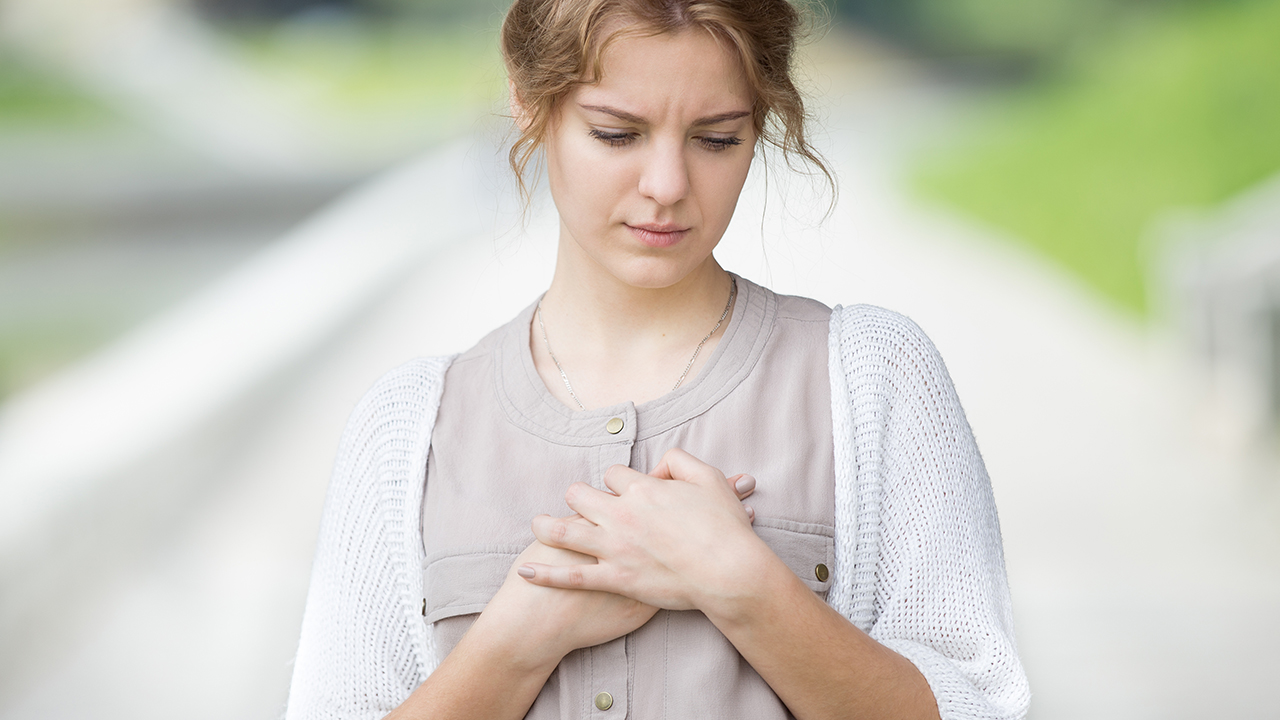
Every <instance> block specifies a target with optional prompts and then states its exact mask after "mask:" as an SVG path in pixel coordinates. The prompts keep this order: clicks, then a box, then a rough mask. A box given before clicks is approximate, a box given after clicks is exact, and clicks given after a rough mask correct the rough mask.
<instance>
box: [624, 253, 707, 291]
mask: <svg viewBox="0 0 1280 720" xmlns="http://www.w3.org/2000/svg"><path fill="white" fill-rule="evenodd" d="M707 260H710V258H707V259H706V260H703V261H702V262H695V263H690V262H688V261H685V262H676V261H675V259H673V258H655V257H648V258H634V259H632V260H630V261H628V262H626V263H625V264H621V265H619V266H616V267H613V268H611V271H612V274H613V276H614V277H616V278H618V279H619V280H621V281H622V282H624V283H626V284H627V285H630V286H631V287H637V288H645V289H649V290H660V289H662V288H668V287H671V286H672V285H675V284H676V283H678V282H680V281H681V280H683V279H685V278H686V277H688V276H689V274H690V273H693V272H695V271H696V270H698V269H699V268H700V267H701V266H702V264H703V263H705V262H706V261H707Z"/></svg>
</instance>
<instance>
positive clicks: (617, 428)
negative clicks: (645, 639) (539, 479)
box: [601, 418, 626, 709]
mask: <svg viewBox="0 0 1280 720" xmlns="http://www.w3.org/2000/svg"><path fill="white" fill-rule="evenodd" d="M625 424H626V423H624V422H622V418H614V419H612V420H610V421H609V422H607V423H605V424H604V429H605V430H608V431H609V434H610V435H617V434H618V433H620V432H622V426H623V425H625ZM606 694H608V693H606ZM601 709H603V708H601Z"/></svg>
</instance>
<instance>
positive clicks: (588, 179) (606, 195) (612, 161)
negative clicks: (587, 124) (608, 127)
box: [547, 142, 627, 224]
mask: <svg viewBox="0 0 1280 720" xmlns="http://www.w3.org/2000/svg"><path fill="white" fill-rule="evenodd" d="M547 169H548V171H549V173H548V176H549V179H550V182H551V192H552V196H553V197H554V199H555V202H556V207H557V208H558V209H559V210H560V212H561V214H562V215H568V216H571V217H572V220H571V222H574V223H585V224H596V223H605V222H608V221H609V220H610V218H611V216H612V214H613V210H614V207H615V205H616V204H617V201H618V199H619V198H620V197H621V196H622V194H623V192H624V190H625V186H626V182H627V171H626V168H625V167H624V163H622V162H620V161H619V159H618V158H617V157H610V156H609V155H608V154H606V153H602V152H600V149H599V148H595V147H592V146H591V143H590V142H586V143H575V142H569V143H561V144H560V145H559V149H558V150H557V152H556V153H555V157H553V158H552V157H549V158H548V168H547ZM565 219H566V220H568V219H570V218H568V217H566V218H565Z"/></svg>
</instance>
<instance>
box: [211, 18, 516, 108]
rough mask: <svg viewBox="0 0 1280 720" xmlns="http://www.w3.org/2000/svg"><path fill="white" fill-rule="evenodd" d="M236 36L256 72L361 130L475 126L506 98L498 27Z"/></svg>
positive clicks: (404, 26) (316, 29) (355, 27)
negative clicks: (464, 122)
mask: <svg viewBox="0 0 1280 720" xmlns="http://www.w3.org/2000/svg"><path fill="white" fill-rule="evenodd" d="M230 36H231V37H232V38H233V40H234V41H235V42H236V44H237V45H238V47H239V48H240V50H241V51H242V52H243V54H244V57H245V58H246V59H248V61H249V62H250V64H251V66H253V67H254V68H255V69H256V70H257V71H259V72H262V73H263V74H265V75H266V76H267V77H269V78H272V79H274V80H277V81H279V82H280V83H281V84H282V85H285V86H293V87H295V88H297V89H299V90H300V91H301V92H303V93H304V94H306V95H307V96H308V98H309V99H310V100H311V101H312V102H313V103H314V106H316V107H318V108H319V109H320V110H321V111H323V112H324V113H326V116H327V118H328V119H330V120H332V121H335V122H338V123H345V124H347V125H348V126H349V127H351V128H354V129H356V130H357V131H360V130H361V129H372V130H373V131H375V132H376V131H377V130H376V128H377V127H379V126H382V125H386V124H388V123H397V122H398V123H401V124H404V123H408V124H412V123H419V122H420V123H425V124H439V123H446V124H447V123H448V122H450V121H451V120H456V119H458V118H467V119H468V120H469V119H470V118H471V117H473V116H474V115H475V114H476V113H477V112H478V111H488V110H492V109H494V107H495V102H496V101H498V100H499V99H500V98H501V97H502V96H503V88H504V85H503V83H504V75H503V73H502V70H501V63H500V60H499V56H498V42H497V35H496V28H487V27H486V26H485V24H484V21H481V20H476V21H471V22H468V23H463V22H454V23H445V24H427V23H421V22H412V21H406V22H400V23H390V22H385V21H384V22H372V21H365V22H346V23H332V24H326V23H318V24H314V25H296V26H288V25H284V26H278V27H275V28H270V27H267V28H256V29H254V28H246V29H232V30H231V32H230Z"/></svg>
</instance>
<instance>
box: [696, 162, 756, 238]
mask: <svg viewBox="0 0 1280 720" xmlns="http://www.w3.org/2000/svg"><path fill="white" fill-rule="evenodd" d="M750 168H751V156H750V155H747V156H746V158H745V159H735V161H734V162H719V163H711V164H708V165H707V166H706V167H703V168H701V169H700V172H699V179H700V183H699V185H700V188H701V192H699V196H700V197H701V198H702V202H701V204H702V207H703V212H704V213H706V214H707V215H708V218H707V219H708V220H710V219H712V217H714V218H715V221H716V222H718V223H722V224H728V222H729V218H730V217H732V215H733V209H734V207H736V206H737V204H738V196H739V195H740V194H741V193H742V186H743V184H744V183H746V180H747V171H748V170H749V169H750Z"/></svg>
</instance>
